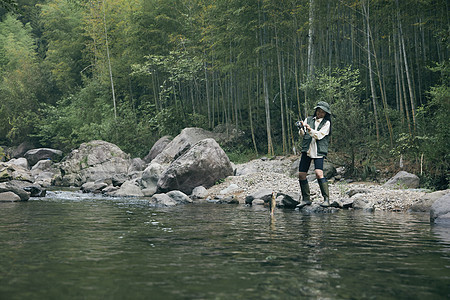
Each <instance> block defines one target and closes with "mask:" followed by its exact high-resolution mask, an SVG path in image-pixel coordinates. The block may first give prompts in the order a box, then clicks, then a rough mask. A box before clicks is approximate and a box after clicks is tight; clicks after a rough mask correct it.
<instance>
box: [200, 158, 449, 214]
mask: <svg viewBox="0 0 450 300" xmlns="http://www.w3.org/2000/svg"><path fill="white" fill-rule="evenodd" d="M297 159H298V158H297V157H295V156H289V157H276V158H274V159H266V158H263V159H256V160H253V161H250V162H248V163H245V164H240V165H236V166H235V170H236V172H237V173H243V174H240V175H238V176H229V177H227V178H226V179H225V180H224V181H223V182H220V183H218V184H216V185H214V186H212V187H211V188H209V189H208V190H207V197H209V199H218V200H220V199H234V200H235V202H239V203H245V198H246V197H247V196H248V195H252V194H255V193H258V192H259V191H262V190H271V191H273V192H275V193H277V194H288V195H292V198H294V200H298V199H299V184H298V179H297V178H296V177H295V174H294V172H293V170H292V169H293V165H295V161H296V160H297ZM309 178H311V179H312V176H309ZM329 187H330V199H331V200H339V201H340V202H341V203H342V204H343V205H345V204H348V203H350V202H352V203H353V205H354V204H355V202H356V205H357V206H358V208H361V209H364V210H368V211H373V210H381V211H402V212H405V211H422V212H426V211H429V210H430V207H431V205H432V203H433V202H434V201H435V200H436V199H438V198H440V197H442V196H443V195H444V194H446V193H448V192H449V191H448V190H447V191H439V192H435V193H430V192H429V191H427V190H424V189H417V188H412V189H411V188H410V189H405V188H402V186H400V185H399V186H397V187H395V186H394V187H393V186H391V185H389V186H386V185H384V184H380V183H374V182H349V181H346V180H341V181H334V180H330V185H329ZM310 189H311V198H312V201H313V202H320V201H321V200H322V196H321V194H320V190H319V185H318V184H317V181H316V180H312V181H310ZM236 200H237V201H236ZM256 203H258V202H256Z"/></svg>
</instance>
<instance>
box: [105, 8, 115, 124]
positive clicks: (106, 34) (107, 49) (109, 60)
mask: <svg viewBox="0 0 450 300" xmlns="http://www.w3.org/2000/svg"><path fill="white" fill-rule="evenodd" d="M103 24H104V25H105V41H106V55H107V58H108V68H109V78H110V80H111V91H112V98H113V104H114V119H117V109H116V94H115V91H114V80H113V75H112V68H111V59H110V56H109V45H108V30H107V28H106V10H105V0H103Z"/></svg>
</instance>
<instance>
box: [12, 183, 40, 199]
mask: <svg viewBox="0 0 450 300" xmlns="http://www.w3.org/2000/svg"><path fill="white" fill-rule="evenodd" d="M12 183H13V184H14V185H15V187H16V188H20V189H23V190H24V191H25V192H27V193H28V194H29V195H30V197H45V195H46V194H47V190H46V189H45V188H43V187H42V186H40V185H39V184H36V183H30V182H27V181H21V180H14V181H12Z"/></svg>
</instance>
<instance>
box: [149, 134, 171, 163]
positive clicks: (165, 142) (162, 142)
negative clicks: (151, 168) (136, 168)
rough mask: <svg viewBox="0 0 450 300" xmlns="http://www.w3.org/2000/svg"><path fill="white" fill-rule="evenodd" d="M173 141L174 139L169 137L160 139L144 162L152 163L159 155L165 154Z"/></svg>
mask: <svg viewBox="0 0 450 300" xmlns="http://www.w3.org/2000/svg"><path fill="white" fill-rule="evenodd" d="M171 141H172V138H171V137H170V136H168V135H166V136H163V137H162V138H160V139H159V140H158V141H156V143H155V144H154V145H153V147H152V149H150V152H149V153H148V154H147V156H145V157H144V161H145V162H146V163H150V162H151V161H152V160H153V159H154V158H155V157H156V156H157V155H158V154H160V153H161V152H163V150H164V149H165V148H166V147H167V145H168V144H169V143H170V142H171Z"/></svg>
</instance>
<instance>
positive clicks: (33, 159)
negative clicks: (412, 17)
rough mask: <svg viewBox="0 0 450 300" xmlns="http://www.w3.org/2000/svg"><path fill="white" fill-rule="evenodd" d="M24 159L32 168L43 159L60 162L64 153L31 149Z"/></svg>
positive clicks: (46, 149) (47, 149) (54, 150)
mask: <svg viewBox="0 0 450 300" xmlns="http://www.w3.org/2000/svg"><path fill="white" fill-rule="evenodd" d="M24 157H25V158H26V159H27V160H28V164H29V165H30V166H34V165H35V164H36V163H37V162H38V161H40V160H43V159H50V160H53V161H59V160H60V159H61V158H62V151H60V150H56V149H50V148H38V149H31V150H28V151H27V152H26V153H25V154H24Z"/></svg>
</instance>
